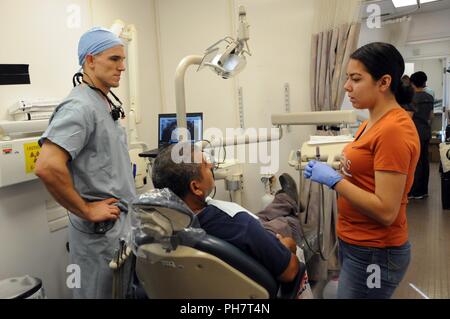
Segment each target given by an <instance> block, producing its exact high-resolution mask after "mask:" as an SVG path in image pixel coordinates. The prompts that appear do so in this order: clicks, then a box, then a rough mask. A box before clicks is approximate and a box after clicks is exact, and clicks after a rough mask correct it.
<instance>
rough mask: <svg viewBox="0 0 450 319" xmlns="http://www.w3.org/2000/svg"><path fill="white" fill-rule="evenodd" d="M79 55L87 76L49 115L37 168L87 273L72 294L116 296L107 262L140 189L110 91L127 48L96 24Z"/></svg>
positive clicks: (74, 260)
mask: <svg viewBox="0 0 450 319" xmlns="http://www.w3.org/2000/svg"><path fill="white" fill-rule="evenodd" d="M78 57H79V63H80V66H82V68H83V74H82V78H83V81H82V82H83V83H81V84H80V85H77V86H75V87H74V88H73V89H72V91H71V93H70V94H69V96H68V97H67V98H66V99H65V100H64V101H63V102H62V103H61V104H60V105H59V106H58V107H57V108H56V110H55V113H54V114H53V116H52V118H51V119H50V124H49V126H48V128H47V130H46V131H45V133H44V134H43V135H42V137H41V139H40V140H39V143H40V144H41V146H42V150H41V153H40V156H39V158H38V161H37V163H36V170H35V173H36V175H37V176H38V177H39V178H40V179H41V180H42V182H43V183H44V184H45V186H46V188H47V189H48V191H49V192H50V193H51V194H52V196H53V197H54V198H55V200H56V201H57V202H58V203H59V204H61V205H62V206H63V207H65V208H66V209H67V210H68V211H69V212H70V214H69V218H70V219H69V220H70V223H69V247H70V257H71V263H72V264H76V265H78V266H79V267H80V275H81V281H80V284H81V287H79V288H73V293H74V297H75V298H111V297H112V270H111V269H110V268H109V262H110V261H111V260H112V258H113V255H114V253H115V250H116V249H117V247H118V245H119V239H121V238H123V237H124V235H125V233H126V231H127V227H126V224H125V220H126V213H127V211H128V203H129V202H130V201H131V200H132V199H133V198H134V197H135V196H136V190H135V186H134V179H133V173H132V170H131V164H130V163H131V161H130V158H129V154H128V146H127V138H126V132H125V129H124V128H123V127H122V126H121V125H120V123H119V121H118V116H117V114H115V115H114V110H116V111H115V112H116V113H117V110H119V107H118V106H115V105H114V104H113V102H112V101H111V100H110V99H109V97H108V94H109V93H110V89H111V88H112V87H118V86H119V81H120V76H121V74H122V72H124V71H125V62H124V60H125V49H124V45H123V43H122V41H121V40H120V39H119V38H118V37H117V36H116V35H115V34H114V33H112V32H110V31H109V30H106V29H102V28H93V29H91V30H89V31H88V32H86V33H85V34H84V35H83V36H82V37H81V38H80V41H79V45H78ZM119 114H120V112H119Z"/></svg>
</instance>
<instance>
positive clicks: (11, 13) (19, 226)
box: [0, 0, 160, 298]
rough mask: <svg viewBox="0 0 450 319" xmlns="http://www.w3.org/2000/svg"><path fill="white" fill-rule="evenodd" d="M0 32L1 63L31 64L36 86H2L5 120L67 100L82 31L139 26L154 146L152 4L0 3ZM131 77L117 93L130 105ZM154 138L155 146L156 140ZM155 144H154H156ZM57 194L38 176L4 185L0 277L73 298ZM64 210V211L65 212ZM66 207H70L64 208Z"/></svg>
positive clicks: (145, 136)
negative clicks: (48, 101)
mask: <svg viewBox="0 0 450 319" xmlns="http://www.w3.org/2000/svg"><path fill="white" fill-rule="evenodd" d="M71 4H75V5H79V6H80V9H81V21H80V22H81V24H80V26H79V28H75V29H69V28H68V27H67V20H68V17H69V15H70V14H71V13H70V12H67V8H68V6H69V5H71ZM0 12H2V13H4V14H3V15H2V20H1V22H0V36H1V38H2V43H3V45H2V49H3V50H0V61H1V63H28V64H30V77H31V85H8V86H0V119H7V118H6V114H7V112H6V111H7V108H8V107H9V106H11V105H12V104H13V103H14V102H17V101H18V100H19V98H30V99H33V98H41V97H56V98H61V99H62V98H64V97H65V96H66V95H67V94H68V93H69V91H70V89H71V87H72V76H73V74H74V73H75V72H76V71H77V70H78V68H79V66H78V58H77V45H78V40H79V37H80V36H81V34H82V33H83V32H84V31H86V30H87V29H89V28H91V27H92V26H94V25H100V26H103V27H109V26H111V24H112V23H113V22H114V20H115V19H117V18H120V19H122V20H124V21H125V23H127V24H128V23H134V24H135V25H136V28H137V30H138V36H139V52H138V55H139V65H140V74H139V89H140V96H139V98H140V101H141V103H142V111H143V112H142V118H143V123H142V124H141V125H138V131H139V133H140V138H141V140H144V141H145V142H147V143H149V144H150V145H151V146H156V143H154V141H155V139H156V133H155V132H157V131H156V127H155V126H154V124H153V123H155V121H156V115H155V114H156V113H157V112H158V111H159V109H160V93H159V91H160V89H159V80H158V74H159V73H158V63H157V55H156V53H157V50H156V47H155V43H156V40H155V38H156V33H155V27H154V21H155V19H154V16H153V13H154V12H153V2H152V1H146V0H133V1H132V2H127V3H126V4H124V2H123V1H111V0H108V1H106V0H105V1H102V0H95V1H89V0H70V1H69V0H45V1H39V2H38V1H33V0H14V1H13V0H2V1H1V2H0ZM128 92H129V91H128V79H127V78H126V77H125V78H124V79H123V80H122V82H121V87H120V88H119V89H118V90H117V93H118V96H119V97H120V98H121V99H122V101H124V104H125V105H128V104H129V103H127V101H128ZM151 142H152V143H151ZM152 144H153V145H152ZM50 199H51V196H50V195H49V194H48V192H47V191H46V190H45V188H44V186H43V185H42V184H41V182H40V181H38V180H36V181H33V182H28V183H23V184H18V185H14V186H10V187H6V188H1V189H0V241H1V242H3V243H5V245H4V247H3V249H2V256H1V257H0V280H1V279H3V278H7V277H13V276H22V275H24V274H29V275H32V276H36V277H39V278H41V279H42V280H43V282H44V287H45V290H46V293H47V296H48V297H50V298H68V297H70V296H71V293H70V291H69V290H68V289H67V288H66V287H65V281H66V276H67V273H66V272H65V270H66V266H67V264H68V256H67V252H66V248H65V245H66V242H67V229H66V228H64V229H62V230H59V231H56V232H53V233H51V232H50V230H49V226H48V222H47V218H48V214H49V213H52V212H54V211H55V210H54V209H52V210H48V209H47V208H46V207H47V205H46V201H48V200H50ZM61 210H62V209H61ZM62 211H63V212H64V210H62Z"/></svg>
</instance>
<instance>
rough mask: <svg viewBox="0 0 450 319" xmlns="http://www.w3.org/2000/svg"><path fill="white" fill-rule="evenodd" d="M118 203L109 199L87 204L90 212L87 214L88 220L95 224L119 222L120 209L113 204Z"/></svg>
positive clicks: (116, 200)
mask: <svg viewBox="0 0 450 319" xmlns="http://www.w3.org/2000/svg"><path fill="white" fill-rule="evenodd" d="M118 201H119V200H118V199H116V198H108V199H105V200H102V201H98V202H90V203H87V206H88V211H87V213H86V214H85V215H86V219H87V220H88V221H90V222H93V223H97V222H103V221H106V220H117V219H118V218H119V216H120V209H119V207H117V206H114V205H113V204H114V203H117V202H118Z"/></svg>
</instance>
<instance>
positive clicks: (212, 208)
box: [152, 144, 299, 282]
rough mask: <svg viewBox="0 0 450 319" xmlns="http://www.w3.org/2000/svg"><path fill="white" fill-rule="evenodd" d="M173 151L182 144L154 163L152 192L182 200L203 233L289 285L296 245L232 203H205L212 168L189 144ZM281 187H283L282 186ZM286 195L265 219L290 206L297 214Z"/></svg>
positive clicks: (296, 264)
mask: <svg viewBox="0 0 450 319" xmlns="http://www.w3.org/2000/svg"><path fill="white" fill-rule="evenodd" d="M177 145H180V144H174V145H171V146H170V147H167V148H165V149H164V150H162V151H161V152H160V153H159V155H158V156H157V157H156V159H155V161H154V164H153V171H152V179H153V184H154V186H155V187H156V188H169V189H170V190H172V192H174V193H175V194H176V195H177V196H178V197H180V198H181V199H182V200H183V201H184V202H185V203H186V204H187V206H188V207H189V208H190V209H191V210H192V211H193V212H194V213H195V214H196V216H197V218H198V221H199V223H200V226H201V227H202V228H203V229H204V230H205V231H206V233H208V234H209V235H212V236H215V237H217V238H220V239H222V240H225V241H227V242H229V243H231V244H233V245H234V246H236V247H237V248H239V249H241V250H242V251H243V252H245V253H247V254H249V255H250V256H252V257H253V258H255V259H256V260H257V261H258V262H260V263H261V264H262V265H263V266H265V267H266V268H267V270H268V271H269V272H270V273H271V274H272V275H273V276H274V278H277V279H278V280H279V281H280V282H291V281H293V280H294V279H295V278H296V276H297V274H298V272H299V261H298V259H297V257H296V255H295V253H296V248H297V247H296V243H295V241H294V239H292V238H291V237H286V236H283V235H282V234H279V233H278V232H277V231H276V227H275V225H270V227H272V229H273V231H268V230H266V229H265V227H263V224H262V222H265V221H264V218H266V217H267V216H264V214H262V215H261V213H259V215H260V216H261V218H262V219H259V218H258V216H256V215H254V214H252V213H251V212H249V211H247V210H245V209H244V208H242V207H240V206H239V205H237V204H235V203H228V202H222V201H216V200H213V199H211V198H209V197H208V195H209V194H210V193H211V192H212V190H213V189H214V187H215V184H214V176H213V172H212V168H213V166H212V164H211V163H209V162H208V161H207V160H206V158H205V157H204V154H203V153H202V151H201V150H200V149H198V148H196V147H195V146H193V145H191V144H187V145H184V146H183V147H181V148H180V147H179V146H177ZM174 147H177V148H176V149H174ZM172 150H173V151H172ZM180 159H182V161H181V160H180ZM282 180H283V181H284V182H285V183H284V185H287V184H289V182H287V180H288V179H287V176H285V177H284V179H283V178H280V182H281V181H282ZM292 181H293V180H292ZM281 183H282V186H283V182H281ZM294 183H295V182H294ZM285 189H286V190H287V189H288V188H286V187H285ZM289 189H291V188H289ZM288 193H289V191H287V192H284V191H283V190H282V191H281V192H279V194H277V195H276V198H275V200H274V202H273V203H272V204H271V205H269V206H268V207H271V209H270V210H269V211H268V212H267V213H268V215H269V216H268V217H267V219H270V218H271V217H273V216H272V215H273V214H277V209H278V208H281V207H283V206H285V205H291V206H292V209H293V210H294V209H295V207H296V206H295V203H296V199H295V198H291V196H290V195H289V194H288ZM265 211H266V210H265ZM263 212H264V211H263ZM263 212H262V213H263ZM269 223H270V221H269ZM270 227H267V228H269V229H270Z"/></svg>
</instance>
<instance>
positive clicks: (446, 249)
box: [313, 163, 450, 299]
mask: <svg viewBox="0 0 450 319" xmlns="http://www.w3.org/2000/svg"><path fill="white" fill-rule="evenodd" d="M428 192H429V197H428V198H426V199H422V200H410V202H409V204H408V210H407V214H408V225H409V241H410V243H411V245H412V256H411V263H410V265H409V268H408V271H407V273H406V275H405V278H404V279H403V281H402V282H401V284H400V286H399V287H398V288H397V290H396V291H395V293H394V295H393V297H392V298H393V299H424V298H430V299H435V298H438V299H450V210H443V209H442V203H441V180H440V176H439V167H438V164H436V163H431V166H430V182H429V189H428ZM448 196H450V194H449V195H448ZM325 285H326V282H318V283H317V284H316V285H314V286H313V292H314V297H315V298H322V290H323V289H324V286H325Z"/></svg>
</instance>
